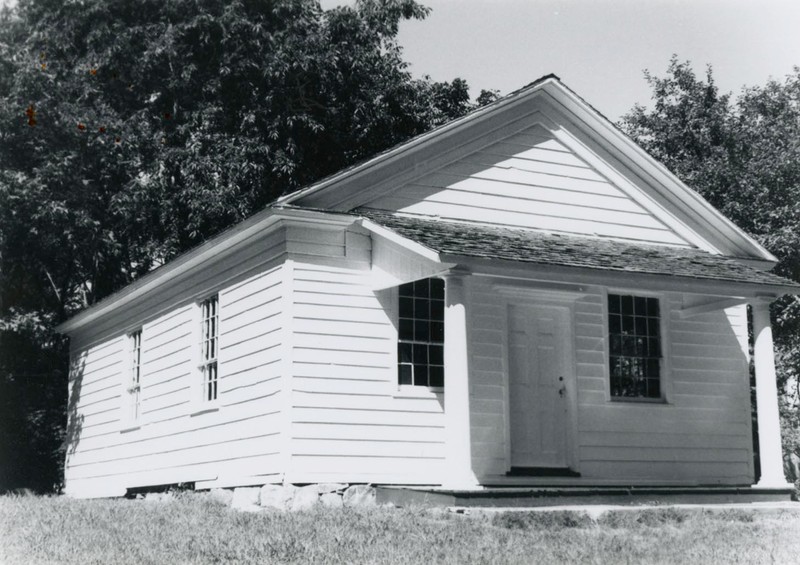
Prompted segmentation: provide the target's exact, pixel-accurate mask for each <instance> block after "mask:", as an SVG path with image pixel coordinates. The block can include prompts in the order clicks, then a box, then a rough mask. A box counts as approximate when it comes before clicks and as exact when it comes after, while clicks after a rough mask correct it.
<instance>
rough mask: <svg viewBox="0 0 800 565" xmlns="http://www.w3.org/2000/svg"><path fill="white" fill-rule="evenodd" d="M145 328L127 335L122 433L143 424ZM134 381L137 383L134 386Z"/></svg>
mask: <svg viewBox="0 0 800 565" xmlns="http://www.w3.org/2000/svg"><path fill="white" fill-rule="evenodd" d="M143 336H144V332H143V328H142V327H139V328H137V329H135V330H132V331H130V332H127V333H126V334H125V368H124V370H123V383H122V392H123V393H122V398H123V400H122V418H121V421H122V428H121V430H120V431H121V432H128V431H133V430H137V429H139V428H140V427H141V423H142V377H143V376H144V363H143V358H144V355H143V352H144V348H143V344H144V340H143ZM134 375H135V376H134ZM134 380H135V381H136V382H135V384H134Z"/></svg>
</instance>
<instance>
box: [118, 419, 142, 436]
mask: <svg viewBox="0 0 800 565" xmlns="http://www.w3.org/2000/svg"><path fill="white" fill-rule="evenodd" d="M141 427H142V424H141V423H139V422H135V423H127V424H125V425H123V426H122V429H121V430H120V431H119V433H121V434H127V433H129V432H135V431H136V430H138V429H141Z"/></svg>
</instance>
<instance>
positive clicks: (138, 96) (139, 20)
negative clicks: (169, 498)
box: [0, 0, 474, 488]
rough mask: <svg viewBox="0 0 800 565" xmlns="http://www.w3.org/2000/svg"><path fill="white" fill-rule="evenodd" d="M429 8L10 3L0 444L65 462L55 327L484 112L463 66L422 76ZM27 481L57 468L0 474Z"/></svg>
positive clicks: (111, 0)
mask: <svg viewBox="0 0 800 565" xmlns="http://www.w3.org/2000/svg"><path fill="white" fill-rule="evenodd" d="M427 13H428V10H427V8H425V7H423V6H421V5H420V4H418V3H417V2H415V1H414V0H358V1H357V2H356V3H355V5H354V6H353V7H340V8H336V9H333V10H329V11H323V10H322V9H321V8H320V6H319V4H318V2H317V1H316V0H232V1H228V0H84V1H70V2H66V1H61V0H19V3H18V5H17V7H16V8H15V9H14V10H4V11H3V12H2V14H0V164H2V165H0V261H2V264H1V265H0V386H2V390H0V395H2V398H3V401H4V402H7V403H8V404H7V405H6V406H3V407H2V408H1V409H2V410H3V414H4V418H5V420H4V421H3V422H2V428H1V429H0V433H1V434H2V436H1V437H0V444H2V445H0V449H6V450H8V449H10V448H9V447H8V446H10V445H11V442H12V440H13V441H17V443H18V444H17V445H15V446H14V447H13V450H11V451H8V453H9V454H10V455H9V457H12V459H13V456H12V455H11V454H12V453H18V452H19V453H21V452H20V450H21V449H23V447H21V446H20V445H19V443H20V442H21V441H24V442H27V443H26V445H32V444H31V441H32V440H31V438H32V437H34V438H35V437H39V436H41V438H48V437H49V438H50V441H49V444H48V442H47V441H45V440H44V439H43V440H42V442H40V444H36V446H35V447H33V448H32V450H31V451H30V453H31V454H32V455H36V456H38V457H40V458H41V457H42V456H43V453H44V454H45V455H46V456H47V457H50V459H51V460H52V461H55V460H58V459H59V458H60V455H59V454H58V453H57V449H56V446H57V433H56V434H54V433H53V432H52V429H51V428H52V427H53V425H55V428H56V429H61V428H63V413H64V406H63V404H64V403H65V401H66V399H65V396H66V392H65V391H66V386H65V378H66V377H65V376H64V370H63V368H64V367H65V345H64V343H63V340H61V339H59V338H58V337H57V336H54V335H53V333H52V328H53V327H54V325H55V324H56V323H58V322H60V321H63V320H64V319H65V318H67V317H68V316H70V315H71V314H73V313H75V312H76V311H77V310H79V309H80V308H83V307H85V306H87V305H90V304H92V303H94V302H96V301H97V300H99V299H101V298H103V297H104V296H107V295H108V294H110V293H111V292H113V291H115V290H117V289H119V288H120V287H121V286H123V285H125V284H127V283H129V282H131V281H132V280H134V279H135V278H136V277H138V276H140V275H141V274H143V273H146V272H148V271H149V270H151V269H152V268H154V267H156V266H158V265H160V264H162V263H164V262H165V261H167V260H168V259H170V258H171V257H173V256H175V255H176V254H178V253H180V252H182V251H185V250H187V249H188V248H191V247H192V246H194V245H197V244H198V243H200V242H202V241H203V240H205V239H207V238H208V237H209V236H211V235H213V234H215V233H217V232H219V231H220V230H221V229H223V228H225V227H227V226H229V225H231V224H232V223H234V222H237V221H239V220H241V219H243V218H245V217H247V216H248V215H250V214H251V213H253V212H254V211H255V210H257V209H259V208H260V207H262V206H264V205H265V204H266V203H268V202H270V201H272V200H273V199H275V198H276V197H278V196H280V195H281V194H284V193H287V192H290V191H292V190H295V189H297V188H298V187H300V186H303V185H306V184H308V183H310V182H312V181H314V180H316V179H319V178H321V177H323V176H325V175H328V174H331V173H333V172H335V171H337V170H339V169H341V168H342V167H345V166H347V165H350V164H352V163H354V162H356V161H358V160H361V159H364V158H365V157H367V156H369V155H372V154H374V153H376V152H378V151H380V150H383V149H385V148H387V147H389V146H391V145H394V144H396V143H398V142H400V141H403V140H405V139H407V138H409V137H410V136H413V135H416V134H418V133H421V132H424V131H426V130H428V129H430V128H431V127H433V126H435V125H437V124H439V123H441V122H443V121H446V120H449V119H451V118H454V117H457V116H459V115H462V114H463V113H465V112H467V111H469V110H470V109H471V108H472V107H474V104H472V103H470V102H469V98H468V90H467V85H466V83H465V82H464V81H462V80H460V79H455V80H454V81H452V82H449V83H448V82H441V83H435V82H432V81H431V80H430V79H428V78H426V79H424V80H414V79H412V78H411V76H410V74H409V72H408V70H407V64H406V63H405V62H404V61H403V59H402V53H401V49H400V47H399V45H398V44H397V42H396V35H397V30H398V26H399V24H400V22H401V21H403V20H406V19H410V18H417V19H420V18H424V17H425V15H426V14H427ZM54 372H55V373H54ZM54 374H57V376H53V375H54ZM37 379H38V380H37ZM43 379H44V382H46V383H49V384H47V385H42V384H41V383H42V382H43ZM32 383H37V384H35V385H34V384H32ZM43 386H44V387H45V388H47V387H48V386H49V387H50V388H49V389H48V394H34V393H33V392H31V393H30V394H28V392H29V391H33V389H35V388H36V387H43ZM17 393H20V394H22V393H25V394H24V396H25V397H26V398H30V399H33V400H30V401H29V404H30V403H31V402H32V403H33V404H30V405H25V404H24V403H21V402H16V401H12V400H11V399H12V397H15V395H17ZM59 418H60V419H61V420H59ZM53 422H56V424H53ZM59 433H60V432H59ZM37 434H38V435H37ZM45 444H48V445H49V446H47V447H46V446H45ZM23 451H24V449H23ZM3 455H5V454H3ZM20 457H21V455H20ZM12 459H9V458H8V457H5V456H4V457H3V460H4V461H9V460H12ZM12 474H13V473H12ZM21 476H26V477H27V478H28V479H30V480H34V479H35V482H36V483H37V484H38V486H42V485H44V486H47V485H50V484H52V479H53V476H52V473H50V472H49V471H48V473H44V474H43V475H42V476H41V477H33V476H32V475H31V473H30V469H28V468H25V470H24V475H19V474H18V476H15V477H14V476H11V475H8V476H6V477H2V476H0V488H2V484H3V481H4V482H5V484H6V485H8V484H11V483H14V481H18V480H20V479H21Z"/></svg>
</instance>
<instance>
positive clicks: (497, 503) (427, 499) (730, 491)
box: [377, 486, 792, 508]
mask: <svg viewBox="0 0 800 565" xmlns="http://www.w3.org/2000/svg"><path fill="white" fill-rule="evenodd" d="M791 495H792V489H789V488H787V489H759V488H756V487H633V486H632V487H530V488H520V487H489V488H482V489H475V490H453V489H443V488H439V487H402V486H379V487H377V502H378V504H382V503H386V502H390V503H392V504H395V505H396V506H438V507H462V508H473V507H503V508H514V507H526V508H535V507H546V506H570V505H578V506H587V505H616V506H631V505H633V506H642V505H665V504H673V505H674V504H737V503H738V504H745V503H754V502H789V501H791Z"/></svg>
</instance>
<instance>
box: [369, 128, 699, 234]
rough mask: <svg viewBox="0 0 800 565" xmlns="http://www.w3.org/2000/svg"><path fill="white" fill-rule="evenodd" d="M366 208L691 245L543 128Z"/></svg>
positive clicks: (488, 149) (491, 147) (444, 169)
mask: <svg viewBox="0 0 800 565" xmlns="http://www.w3.org/2000/svg"><path fill="white" fill-rule="evenodd" d="M366 206H367V207H371V208H378V209H383V210H397V211H402V212H409V213H417V214H426V215H433V216H441V217H444V218H458V219H467V220H476V221H481V222H492V223H498V224H503V225H509V226H518V227H527V228H539V229H544V230H549V231H557V232H567V233H575V234H581V235H598V236H601V237H603V236H604V237H613V238H621V239H631V240H638V241H646V242H654V243H667V244H672V245H682V246H685V245H689V244H688V242H686V241H685V240H684V239H683V238H681V237H680V236H678V235H677V234H676V233H674V232H673V231H672V230H671V229H670V228H669V227H667V226H666V225H665V224H664V223H663V222H661V221H660V220H658V219H657V218H656V217H655V216H654V215H653V214H652V213H651V212H649V211H648V210H646V209H645V208H644V207H643V206H642V205H641V204H639V203H638V202H636V201H635V200H633V199H632V198H631V197H630V196H628V195H627V194H626V193H625V192H623V191H622V190H621V189H619V188H618V187H617V186H615V185H614V184H612V183H611V182H610V181H609V180H608V179H606V178H605V177H603V176H602V175H600V174H599V173H598V172H597V171H595V170H594V169H593V168H592V167H590V166H589V165H588V164H587V163H586V162H585V161H583V160H582V159H580V158H579V157H578V156H577V155H575V154H574V153H573V152H572V151H571V150H569V149H568V148H567V147H565V146H564V145H563V144H561V143H560V142H558V141H556V140H555V139H554V138H553V137H552V135H550V134H549V132H547V131H546V130H545V129H544V128H542V127H541V126H535V127H532V128H530V129H528V130H525V131H524V132H522V133H519V134H517V135H514V136H511V137H509V138H506V139H504V140H503V141H501V142H496V143H493V144H491V145H488V146H487V147H484V148H482V149H481V150H479V151H476V152H474V153H472V154H470V155H467V156H466V157H464V158H461V159H460V160H458V161H457V162H455V163H452V164H449V165H447V166H444V167H442V168H441V169H439V170H437V171H436V172H434V173H430V174H427V175H425V176H422V177H421V178H419V179H416V180H414V181H413V182H411V183H409V184H407V185H404V186H402V187H400V188H399V189H397V190H393V191H392V192H391V194H388V195H384V196H381V197H379V198H377V199H374V200H372V201H371V202H369V203H367V204H366Z"/></svg>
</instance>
